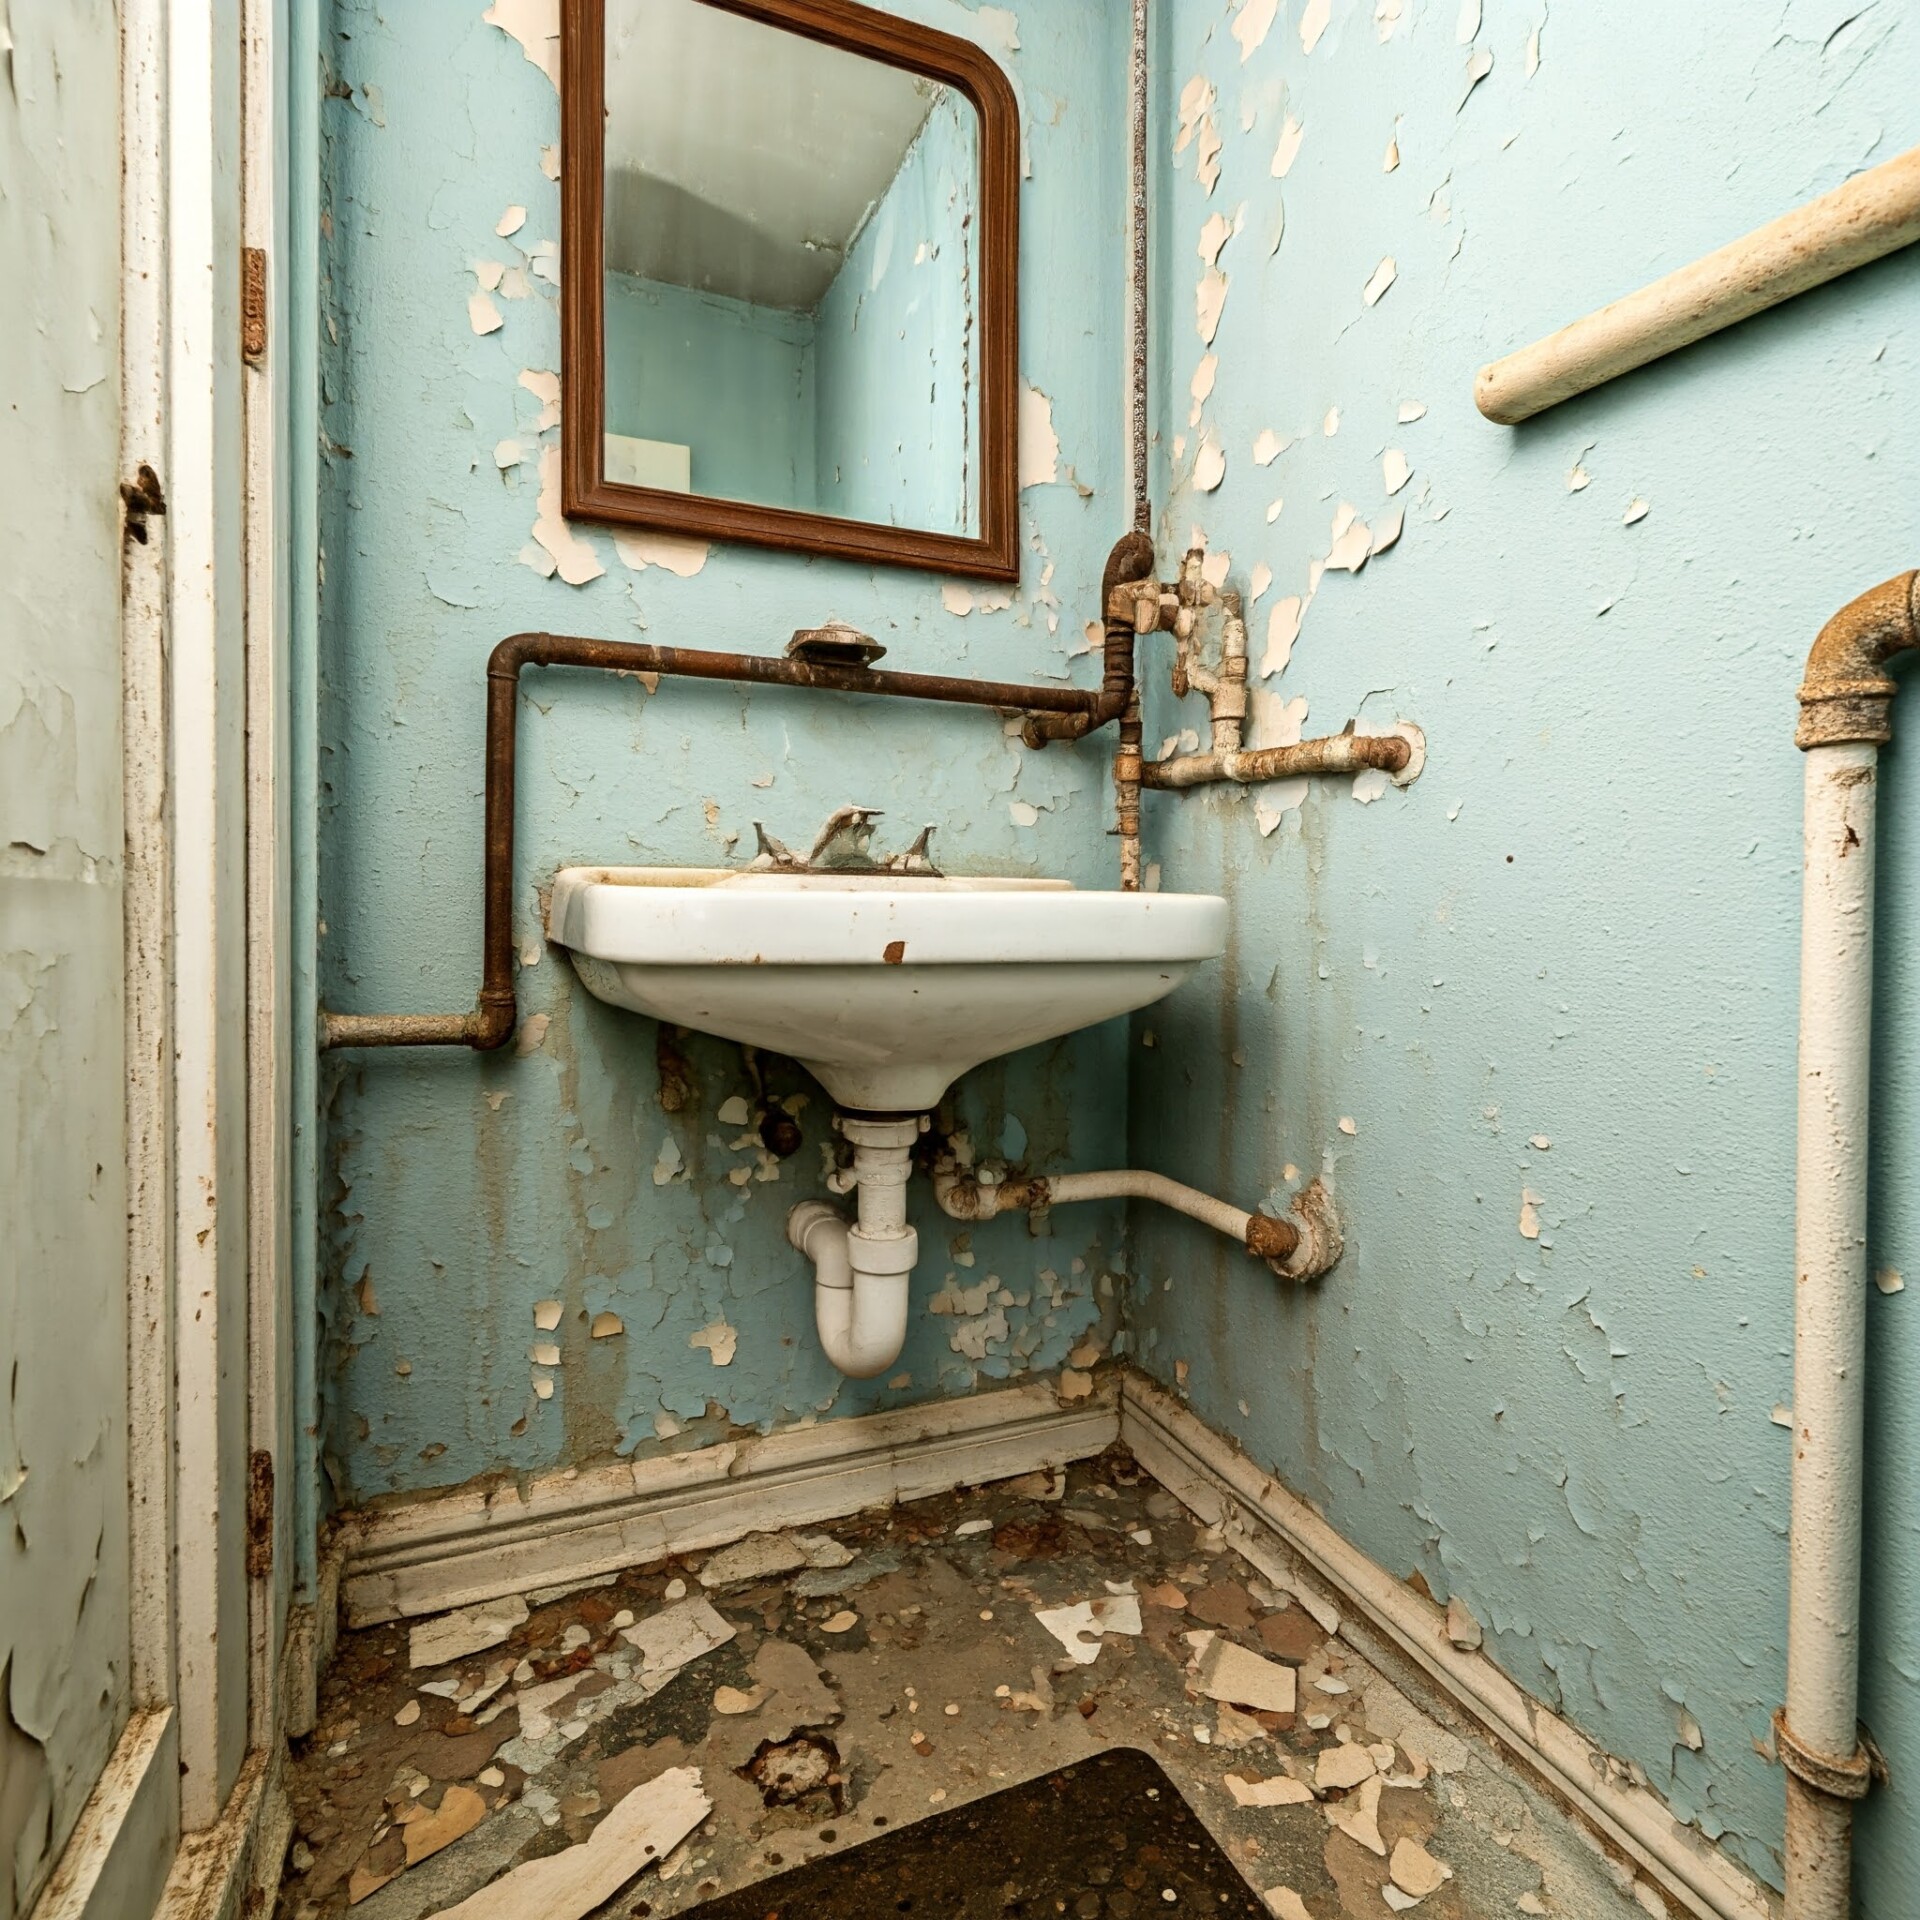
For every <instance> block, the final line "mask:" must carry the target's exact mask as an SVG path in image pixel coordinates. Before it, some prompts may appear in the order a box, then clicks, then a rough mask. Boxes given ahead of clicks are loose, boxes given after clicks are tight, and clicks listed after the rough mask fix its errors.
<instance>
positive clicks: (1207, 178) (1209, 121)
mask: <svg viewBox="0 0 1920 1920" xmlns="http://www.w3.org/2000/svg"><path fill="white" fill-rule="evenodd" d="M1193 152H1194V168H1193V175H1194V178H1195V179H1196V180H1198V181H1199V182H1200V185H1201V187H1202V188H1203V189H1204V190H1205V191H1206V192H1208V193H1211V192H1212V191H1213V190H1214V188H1215V186H1217V185H1218V184H1219V180H1220V129H1219V128H1218V127H1216V126H1215V125H1214V123H1213V115H1212V114H1208V115H1207V117H1206V118H1205V119H1204V120H1202V121H1201V122H1200V137H1199V139H1198V140H1197V141H1196V142H1195V143H1194V149H1193Z"/></svg>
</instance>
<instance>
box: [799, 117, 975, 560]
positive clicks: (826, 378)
mask: <svg viewBox="0 0 1920 1920" xmlns="http://www.w3.org/2000/svg"><path fill="white" fill-rule="evenodd" d="M979 168H980V138H979V119H978V116H977V115H976V114H975V112H974V110H973V107H972V104H971V103H970V102H969V101H968V100H967V99H966V98H965V97H964V96H963V95H961V94H960V93H958V92H957V91H956V90H954V89H953V88H951V87H949V88H947V89H946V91H945V93H944V95H943V97H942V98H941V99H940V100H939V101H937V102H936V103H935V104H934V107H933V110H932V111H931V112H930V113H929V114H928V115H927V119H926V124H925V125H924V126H923V127H922V128H921V129H920V133H919V135H918V137H917V138H916V139H915V140H914V143H913V145H912V146H911V147H909V148H908V150H907V156H906V158H905V159H904V160H903V161H902V162H901V165H900V171H899V172H898V173H897V174H895V175H894V177H893V183H892V185H891V186H889V187H888V189H887V192H886V195H885V197H884V198H883V199H882V200H881V202H880V204H879V206H878V207H877V208H875V209H874V212H873V215H872V217H871V218H870V219H869V220H868V221H867V224H866V225H865V227H864V228H862V229H861V232H860V237H859V238H858V240H856V241H855V243H854V245H853V246H852V248H851V249H850V250H849V251H848V254H847V258H846V260H845V262H844V264H843V265H842V266H841V269H840V271H839V273H837V274H836V275H835V276H834V281H833V285H832V286H831V287H829V288H828V289H827V292H826V296H825V298H824V299H822V300H821V302H820V306H819V309H818V320H819V326H818V332H817V346H816V356H817V391H818V396H819V406H820V432H819V459H820V504H821V507H822V509H823V510H824V511H826V512H829V513H837V514H840V515H842V516H843V517H844V518H846V519H850V520H870V521H876V522H878V523H879V524H881V525H883V526H901V527H920V528H925V529H927V530H929V531H932V532H938V533H961V534H970V533H975V532H977V531H978V529H979V514H978V504H979V497H980V470H979V464H978V462H979V453H978V448H977V445H976V441H975V434H974V417H975V410H974V401H973V397H972V381H971V376H972V373H973V370H974V368H975V366H976V364H977V362H978V358H979V350H978V346H977V338H978V324H979V321H978V316H979V304H980V303H979V285H980V282H979V252H980V222H979V209H978V204H977V195H976V191H975V188H976V183H977V180H978V177H979Z"/></svg>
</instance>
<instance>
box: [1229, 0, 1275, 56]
mask: <svg viewBox="0 0 1920 1920" xmlns="http://www.w3.org/2000/svg"><path fill="white" fill-rule="evenodd" d="M1279 11H1280V0H1241V7H1240V11H1239V12H1238V13H1236V14H1235V15H1234V16H1233V25H1232V26H1231V27H1230V28H1229V29H1228V31H1229V32H1231V33H1232V35H1233V37H1234V38H1235V39H1236V40H1237V41H1239V43H1240V62H1241V64H1242V65H1243V66H1244V65H1245V64H1246V63H1247V61H1249V60H1251V59H1252V58H1253V56H1254V53H1255V52H1256V50H1257V49H1258V48H1259V46H1260V44H1261V42H1262V41H1263V40H1265V39H1266V37H1267V35H1268V34H1269V33H1270V32H1271V31H1272V29H1273V20H1274V15H1275V14H1277V13H1278V12H1279Z"/></svg>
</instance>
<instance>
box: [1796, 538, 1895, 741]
mask: <svg viewBox="0 0 1920 1920" xmlns="http://www.w3.org/2000/svg"><path fill="white" fill-rule="evenodd" d="M1916 647H1920V568H1917V569H1913V570H1911V571H1909V572H1906V573H1902V574H1896V575H1895V576H1894V578H1893V579H1891V580H1883V581H1882V582H1881V583H1880V585H1879V586H1877V587H1870V588H1868V590H1867V591H1866V592H1865V593H1863V594H1861V595H1860V597H1859V598H1858V599H1857V600H1850V601H1848V603H1847V604H1846V605H1845V606H1844V607H1842V608H1841V609H1840V611H1839V612H1838V613H1836V614H1835V615H1834V616H1833V618H1832V619H1831V620H1829V621H1828V622H1827V624H1826V625H1825V626H1824V627H1822V628H1821V629H1820V637H1819V638H1818V639H1817V640H1815V641H1814V643H1813V650H1812V652H1811V653H1809V654H1808V655H1807V672H1806V678H1805V679H1804V680H1803V681H1802V682H1801V684H1800V694H1799V699H1800V724H1799V726H1798V728H1796V729H1795V732H1794V736H1793V743H1794V745H1795V746H1797V747H1799V748H1801V749H1802V750H1803V751H1804V750H1805V749H1807V748H1809V747H1833V746H1843V745H1845V744H1847V743H1849V742H1860V743H1862V744H1866V745H1872V746H1885V745H1886V744H1887V742H1888V741H1890V740H1891V739H1892V738H1893V698H1894V695H1895V694H1896V693H1897V692H1898V691H1899V683H1898V682H1897V681H1895V680H1894V678H1893V677H1892V675H1891V674H1889V673H1888V671H1887V666H1888V663H1889V662H1890V661H1891V660H1892V659H1893V658H1894V657H1895V656H1896V655H1897V654H1901V653H1907V652H1911V651H1912V650H1913V649H1915V648H1916Z"/></svg>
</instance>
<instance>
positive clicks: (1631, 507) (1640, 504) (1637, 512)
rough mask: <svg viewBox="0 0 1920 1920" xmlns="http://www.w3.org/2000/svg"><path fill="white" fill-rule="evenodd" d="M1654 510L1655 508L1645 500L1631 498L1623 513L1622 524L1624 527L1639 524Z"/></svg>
mask: <svg viewBox="0 0 1920 1920" xmlns="http://www.w3.org/2000/svg"><path fill="white" fill-rule="evenodd" d="M1652 511H1653V509H1652V508H1651V507H1650V506H1648V504H1647V503H1646V502H1645V501H1644V500H1637V499H1636V500H1629V501H1628V502H1627V510H1626V512H1625V513H1624V514H1622V515H1621V518H1620V524H1621V525H1622V526H1623V527H1632V526H1637V525H1638V524H1639V523H1640V522H1641V521H1642V520H1644V519H1645V518H1646V517H1647V515H1648V514H1650V513H1651V512H1652Z"/></svg>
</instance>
